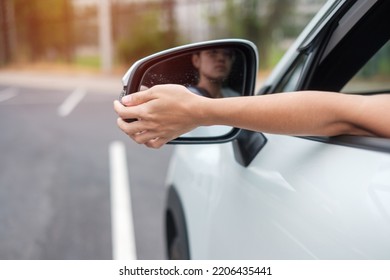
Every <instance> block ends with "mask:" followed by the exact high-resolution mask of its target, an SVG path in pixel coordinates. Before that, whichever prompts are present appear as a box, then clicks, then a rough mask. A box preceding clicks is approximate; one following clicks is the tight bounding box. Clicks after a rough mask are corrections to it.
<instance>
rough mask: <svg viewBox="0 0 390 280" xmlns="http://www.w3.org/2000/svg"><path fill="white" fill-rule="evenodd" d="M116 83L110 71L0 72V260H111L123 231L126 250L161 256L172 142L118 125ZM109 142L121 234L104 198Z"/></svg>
mask: <svg viewBox="0 0 390 280" xmlns="http://www.w3.org/2000/svg"><path fill="white" fill-rule="evenodd" d="M120 88H121V85H120V79H119V78H117V77H105V76H69V75H68V76H63V75H54V74H47V73H46V74H42V73H41V74H37V73H28V72H23V73H19V72H4V71H1V72H0V259H27V260H30V259H43V260H46V259H76V260H81V259H112V258H114V257H115V254H114V253H113V248H114V247H115V246H114V245H113V244H115V243H116V244H117V245H116V246H119V247H121V244H124V243H125V242H132V240H133V241H134V242H135V255H134V256H131V257H134V258H138V259H163V258H165V254H164V249H163V229H162V222H163V220H162V217H163V207H164V202H165V201H164V200H165V189H164V179H165V175H166V172H167V168H168V162H169V158H170V155H171V152H172V149H173V147H172V146H166V147H164V148H162V149H160V150H150V149H147V148H145V147H143V146H139V145H137V144H135V143H133V142H131V141H130V140H129V139H128V138H127V136H125V135H124V134H123V133H122V132H121V131H119V129H118V128H117V127H116V124H115V120H116V115H115V113H114V112H113V109H112V101H113V99H115V98H117V96H118V93H119V91H120ZM113 143H119V144H121V146H122V147H123V148H124V149H125V157H124V158H125V160H126V162H127V166H125V167H124V168H125V170H126V171H127V172H126V174H125V175H126V176H128V184H127V185H126V186H127V187H129V192H130V195H126V197H127V196H128V198H129V203H130V207H131V209H130V210H129V212H130V213H128V214H129V216H128V217H130V218H132V219H128V220H130V221H124V223H122V222H119V223H120V224H121V225H123V224H125V225H126V223H127V222H130V224H129V226H128V229H130V231H131V232H133V233H134V237H132V236H127V235H129V234H127V233H126V232H125V233H126V234H125V235H126V236H125V239H126V238H129V239H130V241H129V240H127V241H126V240H122V239H117V237H116V236H117V235H118V234H116V235H115V234H113V224H114V222H113V220H114V219H115V218H114V217H113V215H114V214H115V211H117V212H118V213H123V212H124V211H126V210H123V208H119V210H118V208H115V207H116V206H117V205H113V204H115V203H113V202H112V200H111V199H112V197H113V193H112V192H113V188H112V185H113V178H112V177H113V176H114V175H113V174H114V173H115V171H114V170H113V166H112V165H110V159H111V158H112V154H111V148H110V147H112V145H113ZM119 180H121V179H119ZM122 197H123V195H122ZM113 209H116V210H113ZM126 212H127V211H126ZM125 217H126V216H125ZM119 219H120V218H119ZM131 220H132V221H131ZM119 221H120V220H119ZM117 230H118V229H117ZM121 230H122V229H121V228H120V229H119V231H121ZM122 235H123V234H122ZM119 236H120V234H119ZM124 248H127V247H126V246H124Z"/></svg>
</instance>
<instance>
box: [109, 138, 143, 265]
mask: <svg viewBox="0 0 390 280" xmlns="http://www.w3.org/2000/svg"><path fill="white" fill-rule="evenodd" d="M109 154H110V173H111V229H112V251H113V252H112V256H113V259H114V260H136V259H137V253H136V246H135V238H134V224H133V214H132V210H131V209H132V208H131V194H130V185H129V178H128V173H127V161H126V149H125V145H124V144H123V143H122V142H120V141H115V142H112V143H111V144H110V147H109Z"/></svg>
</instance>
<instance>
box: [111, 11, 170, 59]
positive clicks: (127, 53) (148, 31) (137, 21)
mask: <svg viewBox="0 0 390 280" xmlns="http://www.w3.org/2000/svg"><path fill="white" fill-rule="evenodd" d="M131 22H132V24H131V25H130V26H129V27H128V30H127V35H126V37H124V38H122V39H120V40H119V42H118V44H117V59H118V60H119V61H121V62H123V63H126V64H127V63H128V62H129V61H135V60H137V59H139V58H141V57H144V56H147V55H149V54H152V53H154V52H157V51H160V50H163V49H167V48H170V47H172V41H171V40H170V39H169V38H171V37H172V35H171V34H170V33H169V32H170V31H169V30H168V31H163V30H161V28H160V24H159V16H158V11H157V10H151V11H149V12H148V11H145V12H143V13H140V14H137V15H133V17H132V21H131Z"/></svg>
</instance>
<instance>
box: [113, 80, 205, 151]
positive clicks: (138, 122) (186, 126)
mask: <svg viewBox="0 0 390 280" xmlns="http://www.w3.org/2000/svg"><path fill="white" fill-rule="evenodd" d="M205 99H206V98H204V97H201V96H198V95H196V94H193V93H191V92H190V91H189V90H188V89H187V88H185V87H183V86H180V85H158V86H154V87H152V88H150V89H147V90H145V91H140V92H136V93H134V94H130V95H126V96H124V97H123V98H122V100H121V101H122V104H121V103H120V102H119V101H114V109H115V111H116V113H117V114H118V115H119V118H118V120H117V124H118V126H119V128H120V129H121V130H122V131H123V132H125V133H126V134H127V135H128V136H130V137H131V138H132V139H133V140H134V141H135V142H137V143H139V144H145V145H146V146H147V147H150V148H160V147H161V146H163V145H164V144H165V143H167V142H169V141H171V140H173V139H175V138H177V137H179V136H180V135H182V134H184V133H186V132H189V131H191V130H192V129H194V128H196V127H197V126H199V125H201V123H200V122H201V119H202V110H201V104H202V103H203V102H204V101H205ZM126 119H135V121H133V122H130V123H128V122H126V121H125V120H126Z"/></svg>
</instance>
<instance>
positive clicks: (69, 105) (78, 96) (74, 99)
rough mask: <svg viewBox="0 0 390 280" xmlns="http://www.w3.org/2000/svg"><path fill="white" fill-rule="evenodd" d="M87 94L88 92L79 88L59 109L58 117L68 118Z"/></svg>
mask: <svg viewBox="0 0 390 280" xmlns="http://www.w3.org/2000/svg"><path fill="white" fill-rule="evenodd" d="M86 94H87V92H86V90H85V89H83V88H77V89H76V90H74V91H73V92H72V93H71V94H70V95H69V96H68V98H66V99H65V101H64V102H63V103H62V104H61V106H60V107H58V115H59V116H61V117H66V116H68V115H69V114H70V113H71V112H72V111H73V109H74V108H76V106H77V104H79V103H80V101H81V100H82V99H83V98H84V97H85V95H86Z"/></svg>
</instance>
